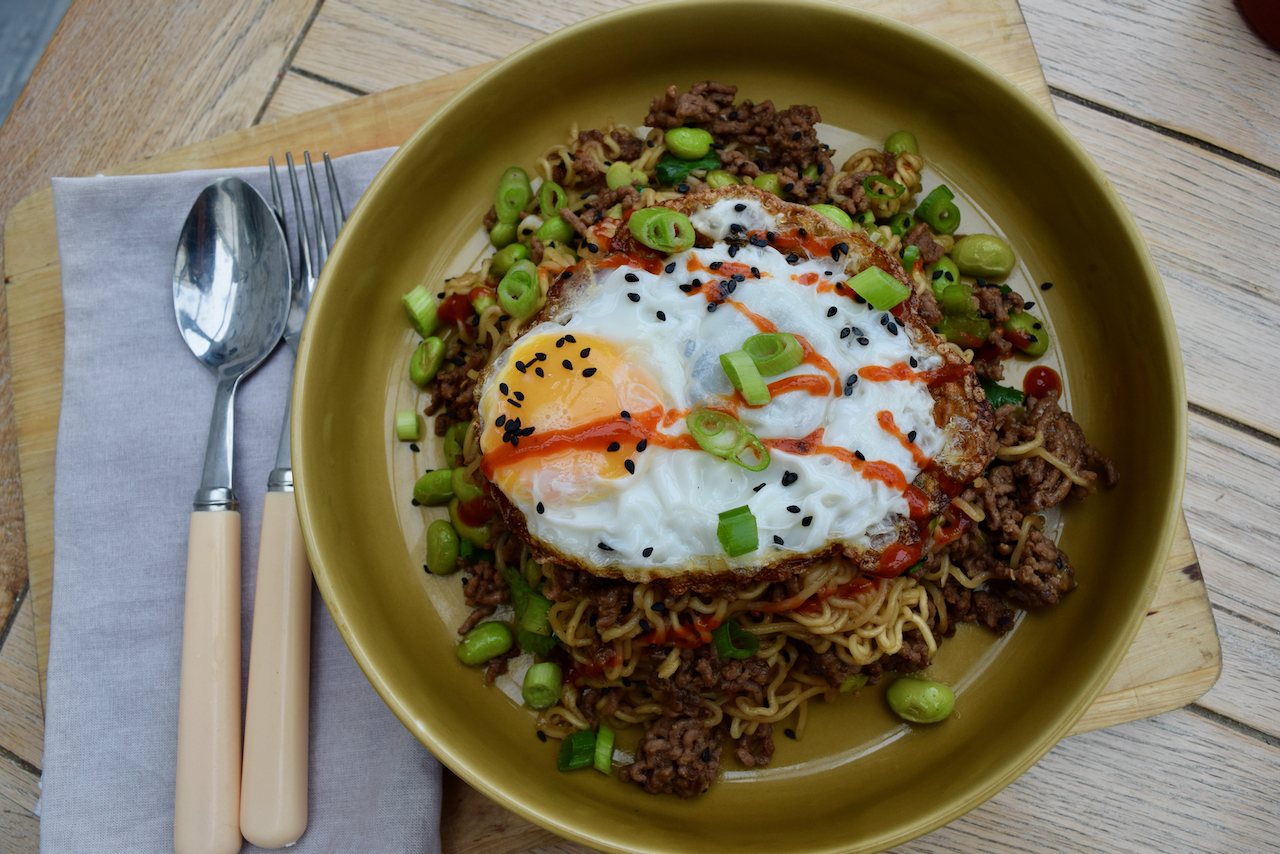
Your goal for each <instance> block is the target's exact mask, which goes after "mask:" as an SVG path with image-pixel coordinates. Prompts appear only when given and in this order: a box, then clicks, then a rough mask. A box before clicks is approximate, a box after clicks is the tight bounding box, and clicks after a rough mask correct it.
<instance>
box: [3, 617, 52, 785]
mask: <svg viewBox="0 0 1280 854" xmlns="http://www.w3.org/2000/svg"><path fill="white" fill-rule="evenodd" d="M39 674H40V671H39V668H38V667H37V665H36V622H35V616H34V614H33V613H32V610H31V597H30V596H27V597H24V598H23V600H22V602H21V605H20V607H19V609H18V613H17V615H16V617H15V619H14V621H13V623H12V624H11V625H10V627H9V634H8V636H7V637H6V638H5V642H4V647H3V648H0V749H3V750H5V751H8V752H9V753H11V754H13V755H15V756H17V757H18V758H19V759H21V760H23V761H24V762H27V763H30V764H31V765H33V766H35V767H37V768H39V767H40V765H41V764H42V763H43V761H44V704H43V703H41V702H40V675H39Z"/></svg>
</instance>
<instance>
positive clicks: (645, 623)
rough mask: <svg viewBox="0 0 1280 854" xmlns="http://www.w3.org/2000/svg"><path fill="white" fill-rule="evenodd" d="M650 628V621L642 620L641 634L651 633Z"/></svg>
mask: <svg viewBox="0 0 1280 854" xmlns="http://www.w3.org/2000/svg"><path fill="white" fill-rule="evenodd" d="M650 628H652V626H650V625H649V621H648V620H641V621H640V632H641V634H643V633H645V632H647V631H649V629H650Z"/></svg>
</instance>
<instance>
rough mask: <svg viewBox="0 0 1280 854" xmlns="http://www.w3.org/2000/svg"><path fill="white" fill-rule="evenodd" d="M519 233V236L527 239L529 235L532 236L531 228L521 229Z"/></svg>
mask: <svg viewBox="0 0 1280 854" xmlns="http://www.w3.org/2000/svg"><path fill="white" fill-rule="evenodd" d="M520 233H521V234H523V235H524V236H525V237H528V236H529V235H530V234H533V229H532V228H522V229H520Z"/></svg>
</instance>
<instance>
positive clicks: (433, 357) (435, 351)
mask: <svg viewBox="0 0 1280 854" xmlns="http://www.w3.org/2000/svg"><path fill="white" fill-rule="evenodd" d="M443 364H444V342H443V341H441V340H440V339H439V338H437V337H435V336H434V335H432V336H431V337H429V338H423V339H422V343H421V344H419V345H418V349H416V350H414V351H413V355H412V356H410V357H409V380H410V381H411V382H412V383H413V384H414V385H416V386H418V387H419V388H421V387H423V386H425V385H426V384H427V383H429V382H431V381H432V380H433V379H435V378H436V374H438V373H439V372H440V366H441V365H443Z"/></svg>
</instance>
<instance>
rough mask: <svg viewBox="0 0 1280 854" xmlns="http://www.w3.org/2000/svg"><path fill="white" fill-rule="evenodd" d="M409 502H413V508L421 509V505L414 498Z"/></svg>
mask: <svg viewBox="0 0 1280 854" xmlns="http://www.w3.org/2000/svg"><path fill="white" fill-rule="evenodd" d="M409 500H410V501H411V502H413V506H414V507H421V506H422V505H421V504H419V503H418V499H416V498H410V499H409Z"/></svg>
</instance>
